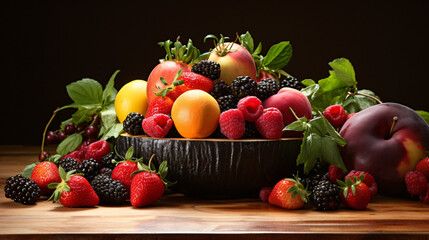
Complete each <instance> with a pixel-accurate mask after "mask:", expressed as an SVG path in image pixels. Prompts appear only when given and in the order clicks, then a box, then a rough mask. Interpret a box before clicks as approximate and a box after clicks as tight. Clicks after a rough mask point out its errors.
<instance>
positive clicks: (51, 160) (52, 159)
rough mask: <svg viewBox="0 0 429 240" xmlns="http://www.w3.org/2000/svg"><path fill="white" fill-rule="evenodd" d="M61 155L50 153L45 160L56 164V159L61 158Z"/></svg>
mask: <svg viewBox="0 0 429 240" xmlns="http://www.w3.org/2000/svg"><path fill="white" fill-rule="evenodd" d="M61 157H62V156H61V155H60V154H55V155H52V156H49V157H48V158H46V160H45V161H48V162H51V163H55V164H57V163H58V161H59V160H60V159H61Z"/></svg>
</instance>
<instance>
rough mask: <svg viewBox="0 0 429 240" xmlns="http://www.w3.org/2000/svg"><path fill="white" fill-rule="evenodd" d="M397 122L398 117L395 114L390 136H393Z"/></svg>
mask: <svg viewBox="0 0 429 240" xmlns="http://www.w3.org/2000/svg"><path fill="white" fill-rule="evenodd" d="M397 122H398V117H397V116H394V117H393V122H392V126H391V127H390V132H389V136H392V132H393V128H395V125H396V123H397Z"/></svg>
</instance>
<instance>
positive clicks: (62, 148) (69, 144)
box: [57, 133, 82, 156]
mask: <svg viewBox="0 0 429 240" xmlns="http://www.w3.org/2000/svg"><path fill="white" fill-rule="evenodd" d="M81 143H82V135H80V134H79V133H73V134H71V135H68V136H67V137H66V138H65V139H64V140H63V141H62V142H61V143H60V144H58V147H57V153H58V154H60V155H62V156H64V155H66V154H67V153H70V152H73V151H74V150H75V149H76V148H77V147H78V146H79V144H81Z"/></svg>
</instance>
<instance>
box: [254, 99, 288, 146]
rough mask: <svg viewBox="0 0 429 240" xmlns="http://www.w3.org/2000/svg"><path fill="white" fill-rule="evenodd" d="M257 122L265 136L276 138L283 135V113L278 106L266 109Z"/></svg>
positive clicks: (258, 127)
mask: <svg viewBox="0 0 429 240" xmlns="http://www.w3.org/2000/svg"><path fill="white" fill-rule="evenodd" d="M255 124H256V128H257V129H258V131H259V133H260V134H261V135H262V136H263V137H264V138H268V139H276V138H280V137H281V136H282V135H283V114H282V113H281V112H280V110H278V109H277V108H273V107H270V108H266V109H264V111H263V112H262V115H261V116H260V117H259V118H258V119H256V122H255Z"/></svg>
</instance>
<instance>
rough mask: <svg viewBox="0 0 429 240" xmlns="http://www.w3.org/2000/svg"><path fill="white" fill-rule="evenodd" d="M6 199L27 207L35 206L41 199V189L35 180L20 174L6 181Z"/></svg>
mask: <svg viewBox="0 0 429 240" xmlns="http://www.w3.org/2000/svg"><path fill="white" fill-rule="evenodd" d="M4 192H5V196H6V198H10V199H12V200H13V201H15V202H20V203H22V204H25V205H29V204H34V203H35V202H36V201H37V200H39V198H40V188H39V186H37V184H36V182H34V181H33V180H31V179H29V178H27V177H24V176H22V175H21V174H18V175H16V176H14V177H10V178H8V179H7V180H6V186H5V187H4Z"/></svg>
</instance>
